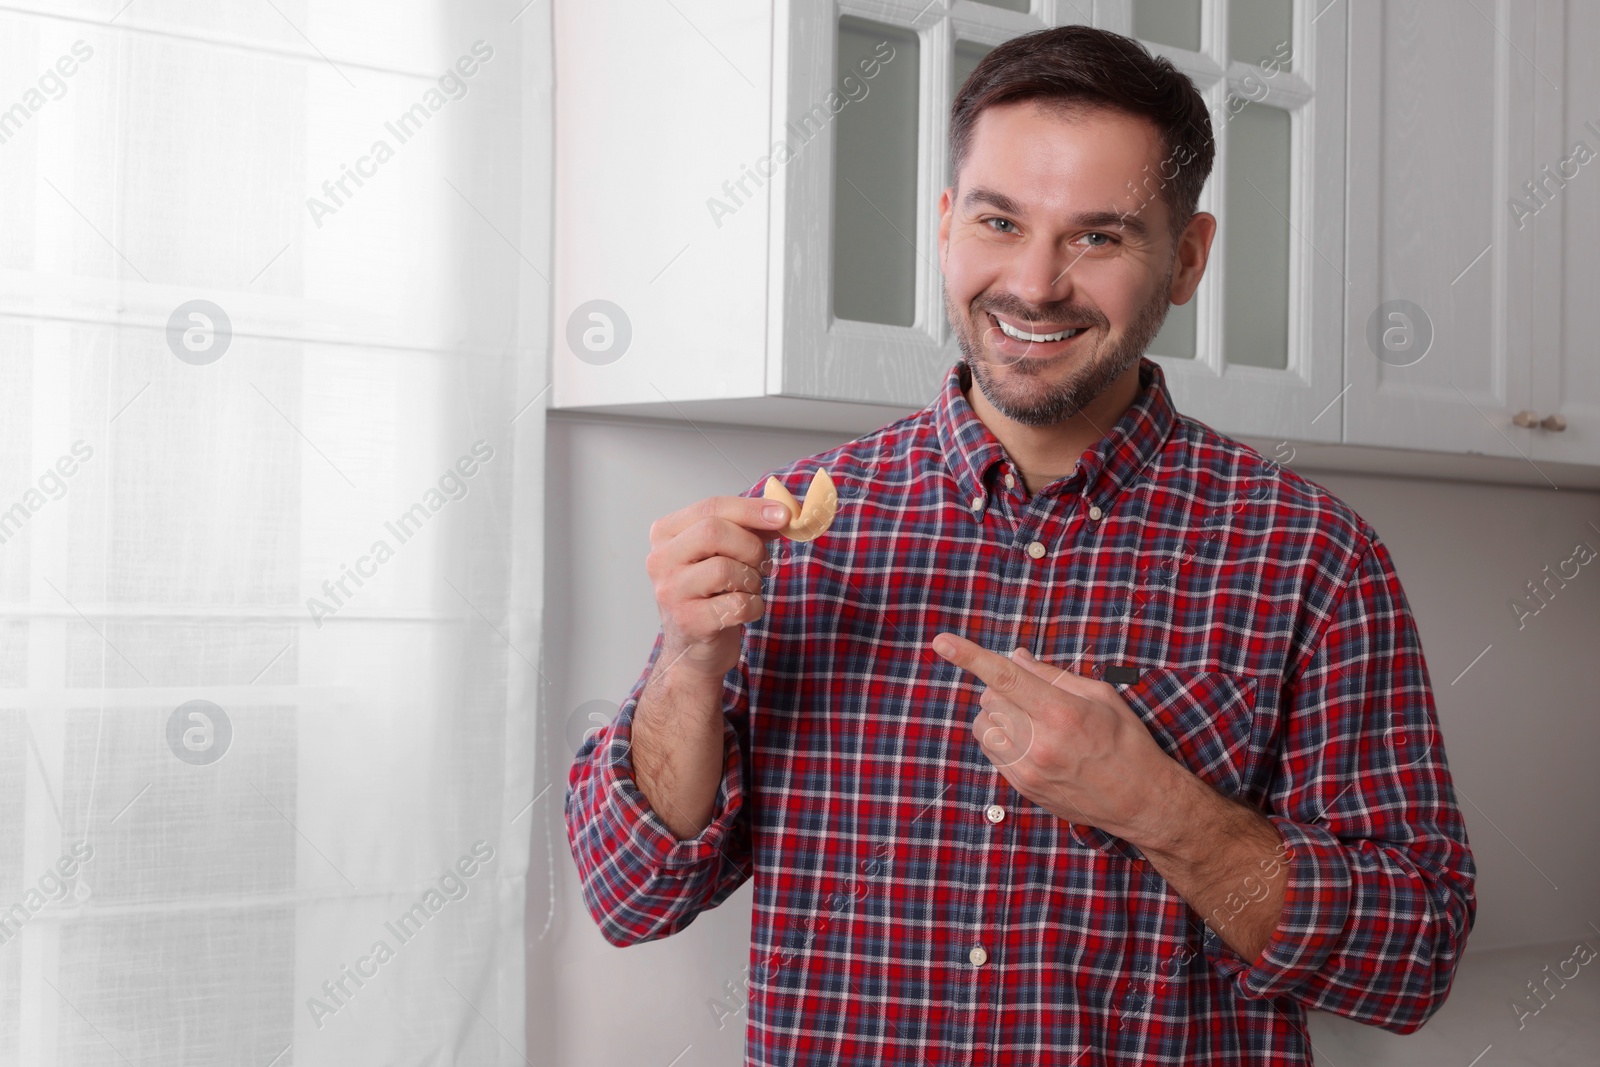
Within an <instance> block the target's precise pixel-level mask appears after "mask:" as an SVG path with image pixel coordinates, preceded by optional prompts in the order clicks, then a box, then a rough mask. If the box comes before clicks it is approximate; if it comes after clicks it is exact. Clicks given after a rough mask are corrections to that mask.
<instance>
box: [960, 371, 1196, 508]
mask: <svg viewBox="0 0 1600 1067" xmlns="http://www.w3.org/2000/svg"><path fill="white" fill-rule="evenodd" d="M975 387H976V383H974V382H973V380H972V375H971V369H970V368H969V367H968V366H967V364H966V361H965V360H957V361H956V363H955V365H954V366H952V367H951V368H950V370H949V372H948V373H947V374H946V375H945V379H944V386H943V388H942V389H941V390H940V391H939V395H938V396H937V397H936V398H935V399H934V401H933V403H932V405H931V406H932V407H933V416H934V424H935V426H936V428H937V431H938V434H939V445H940V447H941V448H942V449H943V450H944V457H945V462H946V463H947V464H948V465H949V467H950V470H951V471H952V472H953V473H954V474H955V477H956V482H957V485H958V486H959V487H960V490H961V500H962V502H963V503H966V502H967V501H970V500H972V499H973V498H987V496H988V492H989V490H988V487H987V484H986V479H987V477H988V475H989V472H990V468H991V467H993V466H994V465H995V464H996V463H999V462H1001V461H1002V460H1010V459H1011V457H1010V456H1009V455H1007V453H1006V451H1005V446H1004V445H1002V444H1001V443H1000V440H999V438H997V437H995V435H994V434H993V433H992V432H991V431H990V430H989V427H987V426H985V425H984V423H983V420H982V419H980V418H978V413H977V412H976V411H974V410H973V408H972V404H971V403H970V402H968V400H967V398H966V396H965V395H964V393H963V390H964V389H969V388H975ZM1175 419H1176V413H1175V412H1174V411H1173V407H1172V398H1171V395H1170V394H1169V393H1168V392H1167V382H1166V375H1165V374H1163V373H1162V370H1161V365H1160V364H1158V363H1157V362H1156V361H1155V360H1153V359H1151V358H1150V357H1148V356H1140V357H1139V393H1138V395H1137V396H1136V397H1134V400H1133V403H1132V404H1130V405H1128V409H1127V410H1126V411H1125V412H1123V413H1122V417H1121V418H1119V419H1118V420H1117V421H1116V423H1115V424H1114V425H1113V426H1112V427H1111V429H1110V431H1109V432H1107V434H1106V435H1105V436H1104V437H1102V438H1101V439H1100V440H1099V441H1097V442H1096V443H1095V444H1094V445H1093V446H1091V447H1090V448H1089V449H1088V450H1086V451H1085V452H1084V453H1083V455H1082V456H1081V457H1080V458H1079V459H1078V463H1077V465H1076V466H1075V467H1074V468H1073V473H1072V477H1071V478H1069V479H1068V480H1067V481H1066V482H1064V483H1063V484H1062V486H1061V487H1060V489H1061V491H1062V492H1068V491H1078V492H1080V493H1081V494H1082V495H1083V496H1084V498H1085V499H1087V500H1089V501H1091V502H1094V503H1107V504H1109V503H1110V501H1111V500H1112V499H1113V498H1114V497H1115V496H1116V495H1117V493H1118V491H1119V490H1121V489H1122V487H1123V486H1125V485H1127V484H1128V483H1129V482H1131V481H1133V479H1134V477H1135V476H1136V475H1137V474H1138V473H1139V471H1141V470H1143V469H1144V467H1145V465H1146V464H1147V463H1149V462H1150V460H1151V459H1152V458H1153V457H1154V456H1155V454H1156V453H1157V452H1159V451H1160V450H1161V447H1162V445H1163V444H1165V443H1166V440H1167V435H1168V433H1169V432H1170V431H1171V430H1172V425H1173V422H1174V421H1175ZM1012 463H1013V465H1015V461H1014V460H1012Z"/></svg>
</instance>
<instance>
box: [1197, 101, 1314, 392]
mask: <svg viewBox="0 0 1600 1067" xmlns="http://www.w3.org/2000/svg"><path fill="white" fill-rule="evenodd" d="M1234 108H1239V111H1238V113H1237V114H1234V115H1233V118H1231V119H1229V120H1228V126H1227V140H1228V147H1227V152H1226V153H1225V159H1224V163H1223V165H1224V168H1225V169H1226V172H1227V188H1228V192H1227V208H1226V213H1225V215H1224V217H1223V226H1225V227H1226V231H1227V241H1226V245H1227V250H1226V253H1225V255H1224V262H1223V271H1222V276H1223V289H1224V294H1225V295H1224V299H1223V304H1224V308H1223V337H1224V339H1225V345H1226V348H1225V351H1224V356H1225V357H1226V359H1227V361H1228V362H1229V363H1239V364H1244V365H1247V366H1251V367H1270V368H1274V369H1277V370H1283V369H1286V368H1287V367H1288V365H1289V363H1288V360H1289V236H1290V233H1289V219H1288V216H1289V214H1290V210H1289V122H1290V118H1289V113H1288V112H1287V111H1284V110H1282V109H1280V108H1275V107H1269V106H1267V105H1265V104H1250V103H1245V102H1244V101H1242V100H1241V99H1239V98H1238V97H1231V96H1230V98H1229V101H1228V109H1229V113H1232V112H1233V109H1234ZM1332 251H1334V252H1337V251H1338V250H1337V249H1334V250H1332Z"/></svg>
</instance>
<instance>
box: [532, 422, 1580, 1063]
mask: <svg viewBox="0 0 1600 1067" xmlns="http://www.w3.org/2000/svg"><path fill="white" fill-rule="evenodd" d="M843 439H844V438H842V437H838V436H834V435H828V434H815V433H800V432H791V431H769V430H762V429H755V428H745V427H738V428H732V427H714V426H709V425H702V426H699V427H695V426H690V425H686V424H671V423H664V422H648V423H638V422H633V421H627V420H619V419H610V418H606V417H585V416H573V415H570V414H567V413H554V414H553V415H552V416H551V419H550V449H549V464H550V467H549V480H548V486H549V500H548V511H547V514H548V516H549V540H548V546H547V548H548V557H547V558H548V565H547V566H548V574H547V588H548V596H549V599H548V602H547V614H546V619H547V626H546V632H547V634H548V635H549V638H548V642H549V643H548V647H547V648H546V649H545V650H544V670H545V673H546V675H548V676H549V678H550V682H551V684H550V685H549V686H548V687H547V689H546V693H547V696H546V708H545V715H546V723H545V727H546V733H545V737H546V738H547V740H548V742H549V744H548V745H547V748H546V751H545V752H544V753H542V754H541V767H540V773H541V775H543V778H542V781H546V782H553V784H552V786H551V788H550V790H549V791H548V792H547V793H546V794H544V796H543V798H542V799H541V800H540V801H539V802H538V804H537V805H536V806H535V811H536V812H539V814H540V820H539V821H537V822H536V823H535V825H534V834H535V841H534V844H533V864H532V870H531V872H530V875H529V892H528V897H529V905H528V907H529V915H528V942H529V953H530V957H529V999H530V1003H529V1023H528V1026H529V1036H530V1046H529V1047H530V1050H532V1051H534V1052H535V1058H536V1059H537V1061H538V1062H540V1063H544V1064H549V1063H555V1064H563V1065H565V1064H585V1065H604V1067H609V1065H617V1067H621V1065H624V1064H627V1065H630V1067H631V1065H635V1064H641V1065H646V1067H656V1065H659V1067H667V1065H668V1064H669V1063H672V1062H673V1060H674V1057H678V1056H680V1054H681V1055H682V1058H681V1059H678V1060H677V1065H678V1067H687V1065H689V1064H696V1065H706V1067H710V1065H728V1067H732V1065H737V1064H740V1063H742V1062H743V1060H742V1056H743V1047H744V1044H743V1043H744V1025H743V1024H744V1015H743V1013H742V1012H740V1013H739V1014H736V1015H733V1016H731V1017H729V1018H728V1019H727V1020H726V1025H725V1026H724V1027H723V1028H722V1029H720V1030H719V1028H718V1026H717V1022H716V1019H715V1015H714V1013H713V1011H712V1009H711V1008H710V1006H709V1002H711V1001H713V1000H715V999H718V998H722V999H723V1000H725V1001H726V1003H727V1004H728V1006H729V1007H738V1005H739V1003H740V1002H739V1001H738V1000H734V999H731V998H730V997H729V996H728V994H727V992H726V991H725V989H724V983H731V988H734V989H738V988H740V985H741V982H742V969H743V967H744V966H745V963H746V961H747V958H748V951H749V936H750V903H751V887H750V886H749V885H748V884H747V885H745V886H744V887H742V888H741V889H740V890H739V891H738V892H737V893H736V894H734V896H733V897H731V898H730V899H729V900H727V901H726V902H725V903H724V904H723V905H722V906H721V907H720V908H717V909H715V910H713V911H710V912H706V913H704V914H702V915H701V916H700V917H699V918H698V919H697V920H696V921H695V923H694V925H693V926H691V927H689V928H688V929H686V930H684V931H682V932H680V933H679V934H677V935H676V936H673V937H670V938H667V939H665V940H662V941H659V942H654V943H651V944H646V945H637V946H633V947H631V948H626V949H619V948H616V947H614V946H612V945H609V944H607V943H606V942H605V941H604V940H603V939H602V938H601V936H600V934H599V931H598V930H597V929H596V927H595V925H594V923H593V921H592V920H591V919H590V918H589V916H588V914H587V913H586V912H585V911H584V909H583V904H582V900H581V898H580V896H579V892H578V880H577V873H576V870H575V868H574V866H573V862H572V858H571V856H570V854H569V852H568V848H567V842H566V836H565V831H564V827H563V823H562V814H561V793H562V791H563V789H564V786H565V780H566V779H565V775H566V769H567V767H568V766H569V765H570V758H569V756H568V755H567V753H568V752H570V749H567V748H566V741H565V737H566V736H567V729H568V727H567V719H568V717H569V715H570V713H571V712H572V711H573V710H574V709H577V708H579V707H580V706H581V705H583V704H584V703H585V702H586V701H591V700H605V701H609V702H610V711H611V712H613V713H614V712H615V708H616V704H617V703H618V702H620V701H621V700H622V698H623V697H624V696H626V694H627V692H628V689H629V687H630V686H631V685H632V684H633V683H634V681H635V680H636V679H637V678H638V676H639V673H640V671H642V670H643V668H644V664H645V661H646V659H647V658H648V655H649V650H650V645H651V642H652V641H653V639H654V637H655V633H656V629H657V626H658V625H659V616H658V615H657V613H656V609H655V601H654V597H653V595H652V591H651V587H650V581H649V578H648V576H647V575H646V574H645V569H644V557H645V554H646V552H648V550H649V533H648V531H649V526H650V523H651V522H652V521H653V520H654V519H656V518H658V517H660V516H662V515H665V514H667V513H668V512H670V511H673V510H675V509H677V508H679V507H682V506H683V505H685V504H687V503H689V502H691V501H694V500H698V499H700V498H701V497H704V496H710V495H713V494H719V493H726V494H734V493H738V492H741V491H743V490H744V489H745V488H747V487H749V486H750V485H752V484H753V483H754V482H755V481H756V479H758V478H759V477H761V475H763V474H765V473H766V472H767V471H769V470H772V469H775V468H777V467H779V466H781V465H783V464H786V463H789V462H792V461H793V460H795V459H797V458H800V457H803V456H807V455H811V454H814V453H817V452H820V451H823V450H825V449H827V448H831V447H833V446H834V445H836V444H839V443H840V442H841V441H842V440H843ZM1302 473H1304V474H1305V475H1306V476H1307V477H1309V478H1311V480H1313V481H1315V482H1318V483H1319V484H1321V485H1324V486H1326V487H1327V488H1328V489H1329V490H1330V491H1332V492H1333V493H1334V494H1335V495H1337V496H1339V497H1340V498H1342V499H1343V500H1345V501H1346V502H1347V503H1349V504H1350V505H1351V506H1352V507H1354V508H1355V509H1356V511H1358V512H1359V513H1360V514H1361V515H1362V516H1363V517H1364V518H1366V519H1367V520H1368V521H1369V522H1370V523H1372V525H1373V526H1374V527H1375V528H1376V529H1377V531H1378V533H1379V534H1380V535H1381V536H1382V537H1383V539H1384V541H1385V542H1386V543H1387V544H1388V545H1389V548H1390V550H1391V552H1392V554H1393V556H1394V560H1395V564H1396V566H1397V568H1398V570H1399V574H1400V578H1401V580H1402V582H1403V583H1404V585H1405V590H1406V595H1407V598H1408V599H1409V600H1410V603H1411V606H1412V609H1413V611H1414V613H1415V615H1416V618H1417V624H1418V628H1419V631H1420V632H1421V635H1422V641H1423V650H1424V652H1425V654H1426V657H1427V663H1428V670H1429V675H1430V677H1431V680H1432V683H1433V688H1434V694H1435V698H1436V701H1437V704H1438V708H1439V715H1440V720H1441V724H1442V730H1443V735H1444V741H1445V745H1446V751H1447V753H1448V756H1449V761H1450V766H1451V768H1452V771H1453V772H1454V774H1455V778H1456V783H1457V786H1458V790H1459V794H1460V796H1461V798H1462V800H1461V803H1462V807H1463V809H1464V810H1465V813H1466V820H1467V827H1468V834H1469V837H1470V840H1471V843H1472V847H1473V853H1474V855H1475V857H1476V859H1477V862H1478V866H1479V880H1478V895H1479V903H1478V918H1477V924H1476V927H1475V929H1474V931H1473V933H1472V936H1471V938H1470V941H1469V949H1468V952H1467V956H1466V958H1465V960H1464V962H1463V965H1462V969H1461V972H1460V973H1459V974H1458V976H1457V982H1456V988H1455V991H1454V992H1453V994H1452V997H1451V1000H1450V1001H1449V1002H1448V1003H1447V1004H1446V1005H1445V1007H1444V1009H1443V1010H1442V1011H1441V1013H1440V1014H1439V1015H1438V1016H1436V1017H1435V1018H1434V1019H1433V1020H1432V1021H1430V1023H1429V1024H1428V1025H1427V1026H1426V1027H1425V1028H1424V1029H1423V1030H1422V1031H1421V1032H1420V1033H1418V1034H1416V1035H1413V1036H1410V1037H1404V1038H1402V1037H1399V1036H1396V1035H1391V1034H1386V1033H1384V1032H1383V1031H1379V1030H1376V1029H1374V1028H1372V1027H1366V1026H1361V1025H1358V1024H1353V1023H1349V1022H1347V1021H1346V1020H1342V1019H1337V1018H1332V1017H1326V1016H1315V1017H1314V1018H1313V1023H1312V1027H1311V1039H1312V1041H1313V1043H1314V1045H1315V1046H1316V1048H1317V1050H1318V1062H1319V1063H1328V1064H1340V1065H1347V1064H1351V1063H1383V1064H1386V1063H1397V1064H1398V1063H1402V1062H1403V1063H1408V1064H1432V1063H1438V1064H1441V1065H1444V1064H1448V1065H1449V1067H1466V1065H1467V1064H1468V1063H1469V1062H1470V1061H1472V1059H1473V1058H1474V1057H1475V1056H1478V1055H1479V1054H1480V1053H1481V1052H1483V1050H1484V1048H1485V1046H1487V1045H1490V1044H1492V1045H1493V1047H1494V1051H1493V1052H1491V1053H1490V1054H1489V1056H1488V1057H1487V1058H1485V1059H1484V1060H1483V1061H1482V1063H1483V1064H1484V1065H1487V1064H1489V1063H1495V1064H1504V1063H1515V1062H1527V1063H1555V1062H1563V1063H1565V1062H1571V1063H1577V1062H1586V1063H1587V1062H1594V1061H1593V1058H1592V1057H1593V1055H1594V1053H1593V1052H1592V1051H1588V1052H1583V1053H1581V1055H1584V1056H1589V1057H1591V1058H1589V1059H1583V1060H1581V1061H1580V1060H1579V1059H1576V1058H1574V1059H1562V1058H1560V1056H1562V1055H1571V1056H1576V1055H1579V1054H1580V1053H1578V1052H1577V1051H1576V1050H1577V1049H1579V1048H1583V1049H1587V1050H1594V1049H1597V1048H1600V1022H1596V1020H1600V973H1595V972H1600V960H1596V961H1595V962H1594V963H1593V964H1590V965H1587V966H1584V967H1583V968H1582V971H1581V972H1580V974H1579V976H1578V977H1577V978H1576V979H1573V980H1572V981H1571V982H1569V983H1568V984H1567V986H1566V987H1565V988H1561V989H1560V991H1559V994H1558V995H1557V996H1555V997H1554V998H1553V999H1552V1002H1551V1003H1550V1005H1549V1006H1548V1007H1546V1008H1544V1009H1543V1010H1542V1011H1541V1012H1539V1014H1538V1015H1537V1016H1534V1017H1531V1018H1529V1017H1524V1018H1523V1019H1522V1020H1521V1022H1522V1024H1523V1025H1522V1028H1521V1029H1520V1030H1519V1028H1518V1025H1517V1022H1518V1019H1517V1015H1516V1013H1515V1012H1514V1011H1513V1010H1512V1008H1511V1007H1510V1003H1511V1001H1512V1000H1513V999H1514V998H1518V997H1519V996H1520V997H1521V998H1523V1000H1524V1001H1525V1003H1527V1004H1529V1005H1530V1006H1536V1005H1537V1003H1538V1002H1537V1001H1534V1000H1533V999H1532V998H1531V995H1530V994H1529V992H1528V989H1527V986H1526V983H1527V982H1529V981H1532V980H1535V979H1538V978H1541V977H1543V976H1544V974H1545V973H1546V972H1544V971H1543V970H1542V968H1544V967H1545V966H1546V965H1548V966H1549V967H1550V969H1551V972H1552V973H1553V972H1554V971H1555V970H1556V969H1557V967H1558V965H1560V964H1561V963H1562V962H1563V961H1565V960H1567V959H1568V957H1569V956H1571V955H1572V951H1573V947H1574V945H1575V944H1576V943H1577V942H1578V941H1579V940H1582V939H1587V940H1588V941H1589V943H1590V944H1592V945H1594V946H1595V947H1596V948H1600V925H1596V926H1591V925H1590V923H1595V924H1600V859H1597V851H1596V848H1595V846H1596V845H1597V844H1600V829H1597V828H1600V774H1597V773H1596V766H1595V761H1596V754H1597V753H1600V715H1597V714H1596V712H1597V710H1600V697H1597V693H1600V647H1597V640H1596V639H1597V637H1600V560H1596V561H1595V562H1593V563H1591V564H1590V565H1588V566H1586V567H1584V568H1583V569H1582V571H1581V572H1580V573H1579V575H1578V576H1577V578H1575V579H1573V580H1572V581H1570V582H1569V583H1568V584H1567V586H1566V588H1565V589H1562V590H1561V591H1560V592H1559V594H1558V595H1557V596H1556V597H1555V599H1554V600H1553V601H1552V602H1551V603H1550V605H1549V606H1548V607H1547V608H1545V609H1544V610H1543V611H1541V612H1540V613H1539V614H1538V615H1537V616H1536V617H1534V618H1531V619H1528V620H1526V627H1525V628H1524V629H1522V630H1521V631H1519V630H1518V627H1517V621H1516V619H1515V617H1514V615H1513V613H1512V611H1511V608H1510V607H1509V603H1510V601H1511V599H1512V598H1514V597H1517V596H1519V595H1522V594H1525V592H1526V590H1525V583H1527V582H1528V581H1530V580H1535V579H1537V578H1540V577H1542V576H1543V573H1542V568H1543V567H1544V566H1545V565H1547V564H1548V565H1550V567H1551V569H1552V570H1554V569H1555V568H1556V566H1557V564H1558V563H1560V562H1561V561H1562V560H1565V559H1567V558H1568V557H1570V556H1571V555H1572V553H1573V549H1574V547H1575V546H1576V545H1577V543H1578V542H1579V541H1583V540H1586V541H1587V542H1588V543H1589V544H1590V545H1592V546H1595V547H1596V548H1600V532H1597V531H1596V529H1595V528H1591V527H1590V526H1588V525H1586V524H1587V523H1591V522H1592V523H1594V526H1595V527H1600V494H1597V493H1593V492H1578V491H1555V490H1551V489H1548V488H1546V489H1533V488H1523V487H1512V486H1501V485H1486V484H1477V483H1466V482H1446V481H1419V480H1412V479H1400V478H1382V477H1372V476H1365V475H1362V476H1356V475H1345V474H1329V473H1326V472H1321V471H1305V472H1302ZM1569 569H1570V568H1569ZM1485 646H1491V647H1490V648H1489V651H1488V652H1487V653H1486V654H1484V655H1483V656H1482V658H1481V659H1478V660H1477V663H1476V664H1475V665H1473V666H1472V667H1471V669H1470V670H1469V671H1467V673H1466V674H1465V675H1464V676H1463V677H1461V678H1460V680H1459V681H1454V680H1455V679H1456V678H1457V676H1458V675H1460V674H1461V672H1462V671H1463V669H1465V668H1467V666H1468V664H1471V663H1472V662H1473V660H1474V658H1475V657H1478V655H1479V653H1480V652H1483V650H1484V648H1485ZM1566 969H1567V973H1569V974H1570V973H1571V969H1572V968H1571V965H1568V966H1567V968H1566ZM1550 988H1556V987H1554V986H1551V987H1550ZM1580 1020H1582V1022H1580ZM1581 1027H1587V1030H1586V1031H1580V1028H1581ZM1558 1048H1565V1049H1567V1050H1568V1051H1567V1052H1565V1053H1558V1052H1556V1051H1555V1050H1556V1049H1558ZM540 1053H542V1055H541V1054H540ZM1463 1053H1464V1054H1463Z"/></svg>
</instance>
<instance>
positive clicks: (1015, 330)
mask: <svg viewBox="0 0 1600 1067" xmlns="http://www.w3.org/2000/svg"><path fill="white" fill-rule="evenodd" d="M989 317H990V318H991V319H993V320H994V322H995V324H996V325H997V326H999V327H1000V332H1001V333H1003V334H1005V335H1006V336H1007V337H1011V338H1015V339H1016V340H1018V341H1030V342H1032V343H1034V344H1041V343H1045V342H1049V341H1065V340H1066V339H1067V338H1069V337H1076V336H1078V335H1079V334H1080V333H1083V332H1084V331H1085V330H1087V329H1088V327H1087V326H1076V327H1073V326H1069V327H1067V328H1066V329H1064V330H1060V331H1057V332H1055V333H1029V332H1028V331H1026V330H1023V329H1020V328H1019V327H1016V326H1013V325H1011V323H1009V322H1007V321H1006V320H1004V319H1002V318H1001V317H1000V316H998V315H996V314H994V313H993V312H990V313H989Z"/></svg>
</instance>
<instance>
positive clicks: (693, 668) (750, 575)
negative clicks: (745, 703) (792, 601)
mask: <svg viewBox="0 0 1600 1067" xmlns="http://www.w3.org/2000/svg"><path fill="white" fill-rule="evenodd" d="M768 508H775V509H776V511H775V512H774V513H773V515H772V516H771V517H769V516H768V514H767V510H766V509H768ZM790 518H791V516H790V514H789V512H788V509H787V508H785V507H784V506H783V505H782V504H778V503H774V502H773V501H770V500H766V499H763V498H761V497H753V498H752V497H745V496H713V497H707V498H705V499H704V500H699V501H696V502H695V503H693V504H690V505H689V506H688V507H685V508H680V509H679V510H677V511H674V512H673V513H672V514H670V515H666V516H663V517H662V518H659V519H657V520H656V521H655V522H653V523H651V524H650V554H649V555H647V556H646V557H645V570H646V571H648V572H649V574H650V581H651V583H652V584H653V585H654V586H655V592H656V608H657V610H658V611H659V612H660V613H661V629H662V646H661V654H660V657H659V660H658V662H661V663H665V664H667V665H668V666H667V667H666V669H668V670H682V671H689V672H692V673H693V674H695V675H698V676H700V677H702V678H703V679H704V680H705V681H707V682H710V683H715V684H717V685H721V682H722V677H723V675H725V674H727V673H728V672H729V671H730V670H732V669H733V668H734V667H735V666H736V665H738V662H739V648H740V645H741V643H742V641H743V629H742V626H743V624H744V623H746V622H751V621H753V620H755V619H759V618H760V617H761V615H762V613H763V612H765V611H766V604H765V602H764V601H763V600H762V599H761V592H760V590H761V578H762V576H763V575H765V574H769V573H771V570H772V568H773V567H775V566H776V564H775V563H774V562H773V561H772V560H770V559H769V558H768V555H767V542H768V541H770V540H771V539H772V538H774V537H777V536H779V535H778V530H779V529H781V528H782V527H784V526H785V525H787V524H788V523H789V521H790Z"/></svg>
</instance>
